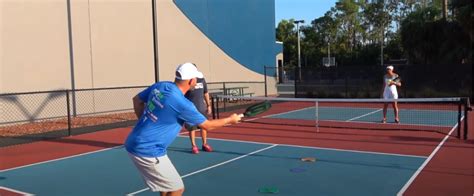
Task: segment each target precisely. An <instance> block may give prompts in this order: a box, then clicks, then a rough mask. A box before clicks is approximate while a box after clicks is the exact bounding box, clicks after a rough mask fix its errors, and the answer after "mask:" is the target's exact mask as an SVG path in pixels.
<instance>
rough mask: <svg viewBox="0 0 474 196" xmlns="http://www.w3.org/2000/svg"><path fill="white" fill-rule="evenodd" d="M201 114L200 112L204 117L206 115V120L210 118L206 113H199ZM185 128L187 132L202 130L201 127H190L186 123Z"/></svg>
mask: <svg viewBox="0 0 474 196" xmlns="http://www.w3.org/2000/svg"><path fill="white" fill-rule="evenodd" d="M199 112H200V113H201V114H202V115H204V117H206V119H207V118H208V117H207V113H206V111H199ZM184 128H186V130H188V131H195V130H198V129H201V128H200V127H199V126H197V125H196V126H191V125H189V124H187V123H184Z"/></svg>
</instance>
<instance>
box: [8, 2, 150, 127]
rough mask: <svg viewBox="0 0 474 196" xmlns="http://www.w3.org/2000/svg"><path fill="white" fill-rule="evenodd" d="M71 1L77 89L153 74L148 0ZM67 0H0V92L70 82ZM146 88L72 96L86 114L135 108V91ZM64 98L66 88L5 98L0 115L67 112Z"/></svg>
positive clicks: (138, 80)
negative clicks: (133, 99) (58, 92)
mask: <svg viewBox="0 0 474 196" xmlns="http://www.w3.org/2000/svg"><path fill="white" fill-rule="evenodd" d="M70 3H71V4H70V5H71V6H70V8H71V12H70V14H71V29H72V49H73V54H74V55H73V60H74V83H75V86H76V89H83V88H102V87H123V86H136V85H149V84H152V83H153V82H154V65H153V63H154V54H153V29H152V11H151V2H150V1H148V0H134V1H106V0H87V1H86V0H71V1H70ZM67 8H68V6H67V1H65V0H24V1H16V0H1V1H0V9H1V11H0V17H1V18H0V19H1V20H0V21H1V23H0V25H1V26H0V27H1V28H0V29H1V31H0V36H1V37H0V38H1V48H0V57H1V58H0V60H1V61H0V63H1V64H0V93H7V92H29V91H49V90H58V89H71V88H72V85H71V84H72V82H71V69H70V68H71V63H70V60H71V57H70V56H69V54H70V49H71V48H70V44H69V41H70V37H69V30H68V24H69V23H68V10H67ZM140 90H141V89H128V90H108V91H100V92H78V93H76V94H72V95H71V97H74V98H75V104H74V105H75V108H76V112H77V114H86V113H91V112H104V111H111V110H122V109H129V108H131V107H132V104H131V101H130V100H131V97H133V95H135V94H136V93H137V92H138V91H140ZM53 94H54V95H53ZM4 98H5V97H4ZM63 102H64V103H65V95H64V96H63V95H57V94H55V93H50V94H39V95H29V96H15V97H8V101H6V98H5V99H0V103H1V104H0V109H1V110H0V111H2V112H1V114H0V123H1V122H6V121H11V120H12V119H10V117H12V116H14V117H15V121H21V120H28V119H31V118H48V117H56V116H61V115H65V113H64V111H63V109H64V110H65V107H64V105H65V104H64V103H63ZM71 103H73V102H71ZM42 108H43V109H42ZM45 108H46V109H45Z"/></svg>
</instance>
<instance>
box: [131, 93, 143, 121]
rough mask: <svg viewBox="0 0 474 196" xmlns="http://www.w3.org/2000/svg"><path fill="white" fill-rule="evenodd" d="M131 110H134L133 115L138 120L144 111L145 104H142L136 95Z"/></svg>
mask: <svg viewBox="0 0 474 196" xmlns="http://www.w3.org/2000/svg"><path fill="white" fill-rule="evenodd" d="M133 110H135V115H136V116H137V118H140V117H141V116H142V114H143V110H145V102H143V101H142V100H141V99H140V97H138V95H136V96H135V97H133Z"/></svg>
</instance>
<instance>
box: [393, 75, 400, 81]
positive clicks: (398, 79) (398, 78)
mask: <svg viewBox="0 0 474 196" xmlns="http://www.w3.org/2000/svg"><path fill="white" fill-rule="evenodd" d="M400 79H401V78H400V76H397V77H396V78H395V79H393V80H392V81H394V82H400Z"/></svg>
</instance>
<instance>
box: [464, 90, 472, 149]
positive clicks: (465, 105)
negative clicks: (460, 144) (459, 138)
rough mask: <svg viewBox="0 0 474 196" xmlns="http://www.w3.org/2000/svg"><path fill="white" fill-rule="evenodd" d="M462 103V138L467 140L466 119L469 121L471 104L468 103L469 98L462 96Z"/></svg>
mask: <svg viewBox="0 0 474 196" xmlns="http://www.w3.org/2000/svg"><path fill="white" fill-rule="evenodd" d="M463 100H464V101H463V103H464V137H463V138H464V140H467V134H468V130H469V128H468V124H469V123H468V121H469V111H471V110H472V109H471V104H470V103H469V98H464V99H463Z"/></svg>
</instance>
